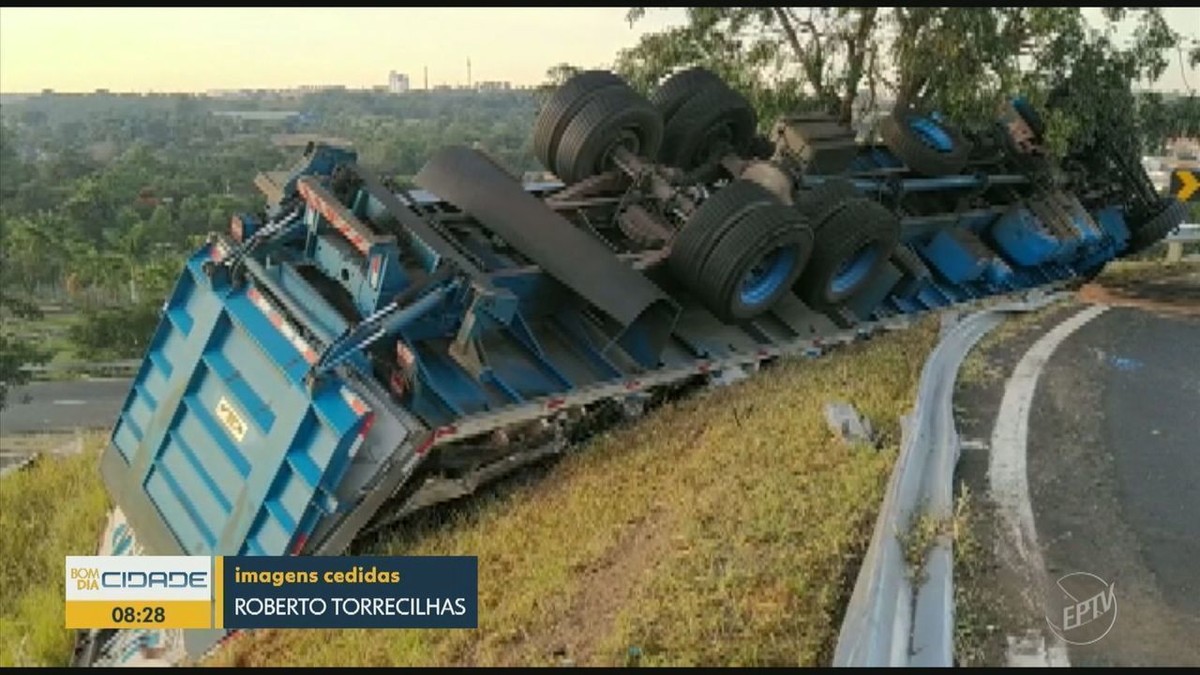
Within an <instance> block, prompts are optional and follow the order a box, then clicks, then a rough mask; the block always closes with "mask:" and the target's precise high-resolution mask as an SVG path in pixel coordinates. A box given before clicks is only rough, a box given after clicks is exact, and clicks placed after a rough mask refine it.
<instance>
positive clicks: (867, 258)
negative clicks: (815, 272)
mask: <svg viewBox="0 0 1200 675" xmlns="http://www.w3.org/2000/svg"><path fill="white" fill-rule="evenodd" d="M878 258H879V248H878V247H876V246H873V245H871V244H867V245H866V246H863V247H862V248H860V249H858V251H856V252H855V253H854V255H852V256H850V257H848V258H846V259H845V260H844V261H842V264H841V265H840V266H838V269H837V272H835V273H834V275H833V280H832V281H830V282H829V290H830V292H831V294H832V295H841V294H843V293H848V292H850V291H851V290H853V289H854V287H856V286H858V285H859V284H860V283H862V282H863V280H864V279H866V278H867V274H868V273H870V271H871V268H872V267H873V266H874V265H875V261H876V260H877V259H878Z"/></svg>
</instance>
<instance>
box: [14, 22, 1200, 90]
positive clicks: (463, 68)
mask: <svg viewBox="0 0 1200 675" xmlns="http://www.w3.org/2000/svg"><path fill="white" fill-rule="evenodd" d="M625 11H626V10H625V9H624V8H615V7H602V8H595V7H584V8H519V9H470V8H453V9H380V8H322V9H307V8H301V9H297V8H277V9H230V8H214V9H194V8H193V9H181V8H174V9H124V8H92V9H66V8H50V9H33V8H3V9H0V91H3V92H28V91H40V90H41V89H43V88H51V89H55V90H58V91H92V90H94V89H96V88H107V89H110V90H113V91H147V90H155V91H204V90H206V89H230V88H242V87H266V88H282V87H291V86H296V85H302V84H345V85H347V86H350V87H360V86H371V85H381V84H386V82H387V73H388V71H389V70H393V69H394V70H398V71H400V72H404V73H408V75H409V77H410V78H411V80H412V84H413V86H415V87H420V86H421V85H422V69H423V67H424V66H426V65H428V66H429V84H430V86H434V85H437V84H450V85H457V84H465V83H466V80H467V65H466V61H467V58H468V57H469V58H470V59H471V66H472V79H473V80H474V81H476V82H479V81H484V80H509V81H511V82H513V83H514V84H537V83H539V82H541V81H542V80H543V79H544V76H545V72H546V69H547V68H548V67H550V66H551V65H554V64H555V63H559V62H563V61H565V62H568V63H573V64H576V65H581V66H603V65H606V64H610V63H611V62H612V60H613V58H614V56H615V55H616V53H617V51H618V50H619V49H621V48H622V47H628V46H631V45H633V44H634V43H636V41H637V39H638V37H639V36H640V35H642V34H643V33H645V32H649V31H655V30H660V29H662V28H664V27H666V26H668V25H671V24H673V23H677V22H679V21H680V20H681V19H682V16H683V13H682V10H681V9H670V10H652V11H650V12H649V14H648V15H647V18H646V19H643V20H642V21H639V22H638V23H637V24H635V26H634V27H632V28H631V27H630V26H629V24H628V23H627V22H626V21H625ZM1164 12H1165V13H1166V15H1167V17H1168V20H1169V21H1170V22H1171V23H1172V25H1173V26H1174V27H1175V28H1176V30H1179V31H1181V32H1183V33H1184V34H1186V35H1189V36H1191V37H1193V38H1200V9H1197V8H1182V9H1179V8H1170V9H1165V10H1164ZM1186 77H1187V82H1188V83H1189V84H1190V85H1191V86H1192V87H1200V72H1197V71H1196V70H1191V71H1189V72H1187V75H1186ZM1158 84H1159V86H1160V87H1164V88H1167V89H1175V88H1182V87H1183V86H1184V79H1183V76H1182V75H1181V73H1180V68H1179V64H1178V62H1177V61H1175V60H1173V62H1172V65H1171V67H1170V68H1169V69H1168V71H1167V74H1166V75H1165V76H1164V77H1163V79H1162V80H1161V81H1160V82H1159V83H1158Z"/></svg>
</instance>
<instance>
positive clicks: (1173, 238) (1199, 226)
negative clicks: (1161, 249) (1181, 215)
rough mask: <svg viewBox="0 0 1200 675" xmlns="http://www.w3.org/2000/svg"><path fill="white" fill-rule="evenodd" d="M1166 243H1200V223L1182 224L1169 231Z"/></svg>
mask: <svg viewBox="0 0 1200 675" xmlns="http://www.w3.org/2000/svg"><path fill="white" fill-rule="evenodd" d="M1165 241H1167V242H1180V243H1188V242H1193V241H1200V223H1183V224H1181V225H1180V226H1179V227H1177V228H1175V229H1174V230H1171V233H1170V234H1168V235H1167V238H1166V239H1165Z"/></svg>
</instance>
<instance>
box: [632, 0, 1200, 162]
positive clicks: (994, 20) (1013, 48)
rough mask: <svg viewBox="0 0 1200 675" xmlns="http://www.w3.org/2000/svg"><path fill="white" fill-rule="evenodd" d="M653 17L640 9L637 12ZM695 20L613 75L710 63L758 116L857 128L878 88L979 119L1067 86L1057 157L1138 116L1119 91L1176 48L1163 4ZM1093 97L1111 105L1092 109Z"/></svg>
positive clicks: (732, 13) (733, 14) (642, 80)
mask: <svg viewBox="0 0 1200 675" xmlns="http://www.w3.org/2000/svg"><path fill="white" fill-rule="evenodd" d="M645 12H646V10H645V9H644V8H634V9H632V10H631V11H630V12H629V19H630V21H637V20H639V19H640V18H641V17H642V16H644V15H645ZM687 16H688V21H687V23H686V24H685V25H683V26H677V27H672V28H668V29H666V30H664V31H661V32H658V33H651V34H648V35H645V36H643V38H642V39H641V40H640V42H639V43H638V44H637V45H635V46H634V47H633V48H631V49H628V50H625V51H623V52H622V53H621V54H620V55H619V56H618V59H617V67H618V70H619V71H620V72H621V73H622V74H624V75H626V76H627V77H628V78H629V79H630V81H631V82H632V83H633V84H634V85H635V86H640V87H643V88H645V87H648V86H650V85H652V84H653V83H655V82H657V81H659V80H660V79H661V78H662V77H664V76H665V75H667V74H668V73H670V72H671V71H673V70H675V69H678V68H682V67H686V66H692V65H703V66H707V67H709V68H711V69H713V70H714V71H716V72H717V73H718V74H721V75H722V76H723V77H724V78H725V79H726V81H728V82H729V83H730V84H731V86H734V87H735V88H736V89H739V90H740V91H742V92H743V93H744V94H746V95H747V96H748V97H749V99H750V100H751V102H752V103H754V104H755V105H756V107H758V108H759V112H760V118H762V121H763V123H764V124H770V123H771V122H773V120H774V116H775V114H777V113H778V112H779V111H780V110H779V109H780V108H781V107H783V108H784V109H786V108H788V107H817V108H821V109H824V110H827V111H828V112H830V113H832V114H834V115H836V116H837V117H838V118H839V119H840V120H841V121H842V122H844V123H850V122H851V121H852V120H853V119H854V118H855V117H856V116H858V115H861V114H862V113H864V112H866V111H869V110H871V109H872V108H873V107H874V106H875V100H876V98H877V97H879V96H883V95H888V96H890V97H891V98H893V99H894V101H895V102H896V104H897V105H899V106H906V107H913V108H916V109H926V110H928V109H937V110H940V111H942V112H943V113H946V114H948V115H950V116H951V117H953V118H955V119H958V120H962V121H964V122H967V123H981V122H986V121H989V120H990V119H992V117H993V116H994V114H995V110H996V107H997V105H998V104H999V103H1000V102H1001V101H1002V100H1003V99H1004V98H1005V97H1009V96H1013V95H1015V94H1025V95H1027V96H1028V97H1029V98H1030V99H1031V100H1032V101H1033V102H1034V103H1035V104H1041V103H1044V102H1046V101H1047V100H1048V99H1049V98H1050V93H1051V92H1052V91H1054V90H1062V89H1064V87H1067V86H1069V88H1070V90H1071V100H1073V101H1074V103H1073V104H1068V105H1065V106H1064V107H1063V108H1062V109H1061V110H1059V112H1058V114H1056V115H1052V116H1051V119H1050V120H1049V123H1050V125H1051V127H1052V128H1053V133H1052V136H1053V138H1054V140H1055V141H1056V143H1057V148H1058V150H1059V151H1060V152H1061V151H1063V150H1064V149H1065V147H1066V146H1067V145H1070V144H1072V143H1086V142H1088V141H1089V139H1091V138H1093V137H1095V136H1096V135H1097V134H1112V133H1121V132H1117V131H1114V129H1116V128H1122V127H1120V125H1119V124H1116V125H1115V126H1114V124H1115V123H1117V122H1119V121H1120V120H1121V119H1126V120H1136V117H1137V107H1136V105H1135V102H1134V99H1133V98H1132V97H1131V96H1127V95H1125V94H1118V93H1117V92H1118V91H1123V92H1126V93H1128V92H1129V91H1130V89H1131V87H1132V85H1133V84H1135V83H1136V82H1139V81H1154V80H1156V79H1157V78H1158V76H1160V75H1161V74H1162V72H1163V70H1164V69H1165V67H1166V64H1167V60H1166V59H1167V56H1168V55H1169V54H1171V53H1173V51H1172V50H1174V49H1176V47H1178V46H1179V45H1180V44H1181V38H1180V36H1179V35H1178V34H1177V33H1176V32H1175V31H1173V30H1171V29H1170V27H1169V26H1167V24H1166V22H1165V20H1164V19H1163V17H1162V12H1161V10H1159V9H1155V8H1144V9H1138V10H1124V9H1114V8H1107V9H1105V18H1106V20H1107V23H1106V25H1105V26H1104V27H1103V30H1096V29H1093V28H1092V27H1090V26H1089V25H1088V22H1087V20H1086V18H1085V17H1084V15H1083V13H1082V11H1081V10H1080V8H1077V7H1059V8H1044V7H895V8H875V7H838V8H795V7H751V8H737V7H734V8H727V7H725V8H723V7H691V8H688V10H687ZM1125 19H1129V20H1134V21H1135V23H1136V28H1135V30H1134V35H1133V40H1132V41H1131V43H1130V44H1128V45H1121V44H1118V42H1117V40H1116V39H1115V37H1114V36H1115V33H1114V30H1113V26H1114V25H1115V24H1114V22H1116V21H1119V20H1125ZM1193 56H1194V57H1196V58H1198V60H1200V49H1197V50H1194V54H1193ZM1097 100H1104V101H1106V103H1108V104H1111V105H1112V106H1114V107H1110V108H1108V109H1104V110H1096V109H1095V108H1098V107H1099V106H1096V105H1095V104H1096V101H1097ZM1087 108H1093V109H1092V110H1087ZM1128 130H1129V129H1128V127H1125V128H1124V131H1128ZM1137 137H1138V135H1137V134H1136V133H1134V134H1132V135H1131V136H1130V138H1137Z"/></svg>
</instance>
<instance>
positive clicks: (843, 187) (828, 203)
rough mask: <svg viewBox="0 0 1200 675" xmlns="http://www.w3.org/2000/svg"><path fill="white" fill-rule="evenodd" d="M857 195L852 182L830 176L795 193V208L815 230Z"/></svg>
mask: <svg viewBox="0 0 1200 675" xmlns="http://www.w3.org/2000/svg"><path fill="white" fill-rule="evenodd" d="M858 196H859V193H858V190H857V189H856V188H855V187H854V184H853V183H851V182H850V181H848V180H846V179H844V178H831V179H829V180H827V181H825V182H824V183H821V184H820V185H818V186H816V187H814V188H812V189H811V190H806V191H803V192H800V193H799V194H797V195H796V209H797V210H799V211H800V213H802V214H804V216H805V217H806V218H807V219H808V222H809V223H811V224H812V228H813V230H815V231H819V230H820V229H821V226H822V225H823V224H824V223H825V221H826V220H828V219H829V217H830V216H832V215H833V214H834V213H835V212H837V211H838V210H840V209H841V208H842V207H843V206H845V205H846V204H848V203H849V202H850V200H852V199H855V198H856V197H858Z"/></svg>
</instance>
